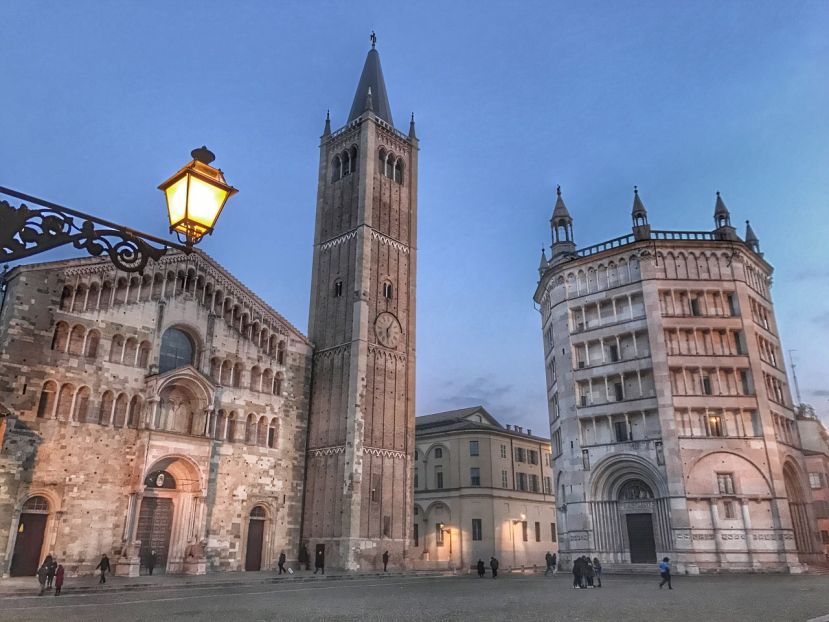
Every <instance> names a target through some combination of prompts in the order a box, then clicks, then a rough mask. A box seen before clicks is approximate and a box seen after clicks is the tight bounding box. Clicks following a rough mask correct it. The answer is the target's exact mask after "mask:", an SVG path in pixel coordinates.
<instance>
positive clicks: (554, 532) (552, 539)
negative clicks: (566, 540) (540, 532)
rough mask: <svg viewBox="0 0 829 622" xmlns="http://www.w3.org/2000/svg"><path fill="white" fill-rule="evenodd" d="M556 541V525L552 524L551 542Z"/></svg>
mask: <svg viewBox="0 0 829 622" xmlns="http://www.w3.org/2000/svg"><path fill="white" fill-rule="evenodd" d="M555 541H556V524H555V523H550V542H555Z"/></svg>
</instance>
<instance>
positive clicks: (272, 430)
mask: <svg viewBox="0 0 829 622" xmlns="http://www.w3.org/2000/svg"><path fill="white" fill-rule="evenodd" d="M268 447H269V448H271V449H273V448H274V447H276V420H275V419H274V420H273V421H271V424H270V425H269V426H268Z"/></svg>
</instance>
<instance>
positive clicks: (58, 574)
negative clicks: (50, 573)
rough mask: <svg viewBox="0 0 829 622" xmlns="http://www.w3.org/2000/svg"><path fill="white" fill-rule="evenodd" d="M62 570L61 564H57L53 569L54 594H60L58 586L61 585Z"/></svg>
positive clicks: (60, 586)
mask: <svg viewBox="0 0 829 622" xmlns="http://www.w3.org/2000/svg"><path fill="white" fill-rule="evenodd" d="M64 572H65V571H64V569H63V564H58V567H57V568H56V569H55V596H60V588H62V587H63V574H64Z"/></svg>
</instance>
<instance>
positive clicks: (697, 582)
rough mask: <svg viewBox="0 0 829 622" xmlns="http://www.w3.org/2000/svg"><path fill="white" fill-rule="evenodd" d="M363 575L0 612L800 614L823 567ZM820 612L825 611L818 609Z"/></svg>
mask: <svg viewBox="0 0 829 622" xmlns="http://www.w3.org/2000/svg"><path fill="white" fill-rule="evenodd" d="M570 581H571V578H570V576H568V575H566V574H560V575H558V576H557V577H555V578H544V577H542V576H519V575H515V576H503V577H499V578H498V579H496V580H492V579H491V578H490V577H486V578H485V579H479V578H478V577H472V576H463V577H451V576H448V577H437V578H436V577H414V576H389V577H362V578H355V579H350V580H344V579H339V580H337V579H330V580H328V579H326V580H321V581H315V582H311V583H308V582H299V581H297V582H283V583H279V584H261V583H251V584H245V585H235V586H226V587H217V586H204V587H200V586H189V587H184V588H172V589H158V590H155V589H150V590H146V591H141V592H121V593H110V594H76V595H72V594H71V593H70V594H66V595H62V596H60V597H59V598H55V597H54V596H51V595H47V596H43V597H38V596H24V597H11V598H8V597H7V598H3V599H0V620H4V621H5V620H15V621H17V620H20V621H22V620H45V619H59V620H61V622H73V621H76V620H77V621H81V620H82V621H84V622H87V621H88V622H96V621H99V620H100V621H106V622H112V620H119V622H122V621H123V622H129V621H133V620H210V621H211V622H219V621H222V620H245V621H256V620H277V619H278V620H331V619H336V620H395V621H400V620H419V621H422V620H464V621H470V620H474V621H476V622H477V621H480V620H539V621H541V620H543V621H551V620H552V621H559V620H561V621H567V622H578V621H601V620H614V621H618V620H646V621H656V620H659V621H660V622H661V621H668V620H678V621H682V620H694V621H700V620H702V621H705V622H716V621H719V620H723V621H728V622H741V621H746V622H755V621H758V620H762V621H763V622H774V621H781V622H783V621H785V622H806V621H808V620H816V619H821V618H822V617H823V616H826V615H827V614H829V576H816V575H809V576H770V575H766V576H747V575H744V576H722V577H716V576H703V577H682V576H680V577H677V578H676V580H675V582H674V590H672V591H668V590H667V589H664V590H659V589H658V588H657V578H656V577H647V576H608V577H606V579H605V586H604V587H603V588H601V589H592V590H589V589H588V590H573V589H572V588H571V587H570ZM826 619H827V620H829V618H826Z"/></svg>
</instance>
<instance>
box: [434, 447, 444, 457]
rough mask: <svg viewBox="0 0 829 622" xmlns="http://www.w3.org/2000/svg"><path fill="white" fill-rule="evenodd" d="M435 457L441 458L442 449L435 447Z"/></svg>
mask: <svg viewBox="0 0 829 622" xmlns="http://www.w3.org/2000/svg"><path fill="white" fill-rule="evenodd" d="M435 458H443V449H441V448H440V447H435Z"/></svg>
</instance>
